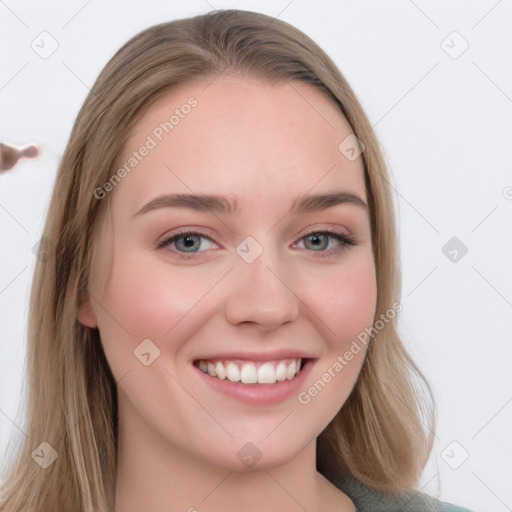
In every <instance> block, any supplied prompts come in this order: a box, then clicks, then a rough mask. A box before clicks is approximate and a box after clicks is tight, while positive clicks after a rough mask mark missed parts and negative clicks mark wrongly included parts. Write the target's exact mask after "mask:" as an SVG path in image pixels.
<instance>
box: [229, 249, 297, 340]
mask: <svg viewBox="0 0 512 512" xmlns="http://www.w3.org/2000/svg"><path fill="white" fill-rule="evenodd" d="M281 268H282V266H279V265H278V264H277V263H276V260H275V259H273V260H272V261H271V259H270V258H269V257H265V252H263V254H262V255H260V256H259V257H258V258H257V259H256V260H255V261H253V262H252V263H246V262H245V261H239V262H238V265H237V268H236V269H235V270H234V272H232V275H231V276H230V279H231V283H232V284H231V288H230V290H229V292H228V293H229V298H228V300H227V303H226V309H225V316H226V319H227V321H228V322H229V323H231V324H233V325H238V324H242V323H250V324H254V325H256V326H257V327H258V328H259V329H261V330H264V331H270V330H273V329H276V328H277V327H279V326H280V325H282V324H285V323H287V322H293V321H295V320H297V318H298V316H299V306H300V300H299V298H298V296H297V295H296V293H295V291H294V290H293V286H292V283H291V282H289V279H287V278H286V273H285V272H283V271H281V270H280V269H281Z"/></svg>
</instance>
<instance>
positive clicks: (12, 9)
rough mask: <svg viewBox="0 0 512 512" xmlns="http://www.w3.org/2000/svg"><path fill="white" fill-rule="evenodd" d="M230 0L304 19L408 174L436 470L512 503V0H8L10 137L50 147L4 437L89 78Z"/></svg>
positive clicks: (403, 320) (0, 416)
mask: <svg viewBox="0 0 512 512" xmlns="http://www.w3.org/2000/svg"><path fill="white" fill-rule="evenodd" d="M228 7H231V8H233V7H236V8H241V9H247V10H254V11H259V12H263V13H265V14H269V15H271V16H278V17H279V18H280V19H282V20H285V21H288V22H290V23H292V24H293V25H295V26H297V27H298V28H300V29H301V30H303V31H304V32H305V33H306V34H308V35H309V36H310V37H312V38H313V39H314V40H315V41H317V42H318V43H319V44H320V45H321V46H322V47H323V48H324V49H325V50H326V51H327V53H328V54H329V55H330V56H331V57H332V58H333V59H334V61H335V62H336V64H337V65H338V66H339V68H340V69H341V71H342V73H344V75H345V76H346V78H347V79H348V81H349V83H350V84H351V86H352V87H353V88H354V90H355V92H356V94H357V96H358V97H359V99H360V101H361V103H362V104H363V107H364V108H365V110H366V112H367V114H368V116H369V118H370V121H371V122H372V124H373V125H374V126H375V129H376V132H377V135H378V137H379V139H380V142H381V143H382V146H383V149H384V152H385V154H386V158H387V160H388V163H389V165H390V167H391V169H392V173H393V175H394V181H395V184H396V190H397V203H398V207H399V214H400V217H399V223H400V225H399V227H400V236H401V244H402V246H401V252H402V267H403V297H402V302H403V305H404V309H403V310H402V312H401V316H400V332H401V334H402V335H403V339H404V342H405V343H406V345H407V347H408V348H409V350H410V351H411V353H412V355H413V357H414V358H415V360H416V361H417V363H418V364H419V366H420V367H421V368H422V369H423V371H424V372H425V374H426V375H427V377H428V378H429V380H430V382H431V384H432V386H433V388H434V391H435V394H436V399H437V404H438V416H439V421H438V429H437V433H436V444H435V447H434V451H433V453H432V457H431V461H430V462H429V464H428V466H427V468H426V470H425V474H424V477H423V484H422V485H424V489H425V490H426V491H428V492H429V493H431V494H434V495H438V496H440V497H441V498H442V499H443V500H447V501H452V502H455V503H458V504H459V505H464V506H467V507H470V508H471V509H472V510H474V512H505V511H512V469H511V461H512V440H511V436H510V432H511V431H512V429H511V426H512V371H511V369H512V368H511V367H512V348H511V341H512V272H511V270H510V267H511V262H512V222H511V220H512V200H511V199H512V151H511V146H512V144H511V143H512V137H511V135H512V65H511V64H512V59H511V56H512V30H511V29H510V27H511V26H512V1H510V0H501V1H496V0H485V1H484V0H482V1H478V2H477V1H471V2H470V1H451V2H442V1H440V0H436V1H430V2H429V1H426V0H415V1H414V2H413V1H412V0H391V1H387V2H382V1H367V0H364V1H359V2H355V1H350V0H342V1H338V2H335V1H334V0H333V1H326V0H321V1H318V0H316V1H314V2H307V1H306V0H292V1H291V2H290V1H289V0H284V1H275V2H271V1H267V2H263V1H260V2H257V1H248V0H246V1H240V2H234V1H231V2H222V1H220V0H212V1H211V2H206V1H205V0H194V1H188V2H185V1H180V2H178V1H175V2H169V1H168V2H164V1H157V0H152V1H144V2H143V1H121V0H118V1H110V2H100V1H99V0H90V1H89V2H87V1H86V0H72V1H64V0H52V1H47V2H35V1H30V2H23V1H21V2H15V1H14V0H5V1H0V48H1V52H0V141H3V142H9V143H15V144H24V143H28V142H35V143H38V144H39V145H40V146H41V148H42V155H41V157H40V158H39V160H37V161H33V162H23V163H22V164H20V165H19V166H18V167H17V168H16V169H14V170H13V171H10V172H8V173H5V174H3V175H0V239H1V250H0V258H1V260H0V261H1V264H0V318H1V330H0V348H1V356H0V450H1V452H3V450H4V449H5V447H6V445H7V440H8V435H9V432H10V430H11V428H14V427H13V424H14V423H15V422H16V414H17V408H18V404H19V402H20V390H21V383H22V374H23V362H24V344H25V335H26V322H27V303H28V297H29V287H30V283H31V277H32V272H33V267H34V263H35V256H34V254H33V252H32V247H33V246H34V245H35V244H36V243H37V242H38V240H39V238H40V235H41V230H42V226H43V220H44V215H45V212H46V208H47V204H48V200H49V197H50V194H51V190H52V185H53V180H54V178H55V174H56V169H57V165H58V161H59V158H60V155H61V154H62V152H63V150H64V147H65V145H66V142H67V138H68V136H69V132H70V130H71V126H72V123H73V121H74V118H75V116H76V114H77V112H78V109H79V108H80V106H81V103H82V102H83V100H84V98H85V95H86V94H87V92H88V89H89V87H90V86H91V85H92V84H93V82H94V80H95V79H96V77H97V75H98V73H99V71H100V70H101V69H102V67H103V66H104V65H105V64H106V62H107V61H108V59H109V58H110V57H111V56H112V55H113V53H114V52H115V51H116V50H117V49H118V48H119V47H120V46H121V45H122V44H123V43H124V42H125V41H127V40H128V39H129V38H130V37H132V36H133V35H135V34H136V33H137V32H139V31H140V30H142V29H143V28H146V27H148V26H150V25H153V24H155V23H159V22H163V21H166V20H171V19H175V18H179V17H188V16H191V15H194V14H202V13H205V12H207V11H209V10H211V9H212V8H217V9H219V8H228ZM43 31H46V32H48V34H50V35H51V36H48V35H42V36H41V35H40V34H41V32H43ZM454 31H455V32H457V33H458V34H452V33H453V32H454ZM41 38H46V39H45V40H44V42H45V48H47V49H48V48H51V44H52V38H53V39H54V40H55V41H56V42H57V43H58V48H57V49H56V51H55V52H54V53H53V54H52V55H51V56H49V57H48V58H47V59H43V58H41V57H40V56H39V55H38V54H37V53H36V52H35V51H34V50H33V48H32V47H31V45H32V46H36V44H38V45H39V46H40V47H41V46H42V43H41ZM443 41H444V42H443ZM466 44H468V45H469V46H468V48H467V50H466V51H464V53H462V54H461V55H460V56H459V55H458V54H459V53H460V52H461V51H462V50H463V49H464V47H465V45H466ZM450 53H451V55H450ZM453 57H457V58H453ZM452 237H457V238H458V239H460V241H461V242H463V243H464V244H465V246H467V248H468V252H467V254H465V255H464V256H463V257H461V258H459V259H458V260H457V261H456V262H453V261H450V259H449V258H448V257H447V256H445V254H443V252H442V247H443V246H444V245H445V244H446V243H447V242H448V240H450V239H451V238H452ZM459 254H460V252H459ZM454 441H455V442H456V443H455V444H451V443H453V442H454ZM447 447H448V448H447ZM466 452H467V454H468V455H469V457H468V459H467V460H466V461H465V462H464V463H463V464H462V465H460V467H458V469H453V467H451V466H457V465H459V464H460V463H461V461H462V460H463V459H464V457H465V456H466Z"/></svg>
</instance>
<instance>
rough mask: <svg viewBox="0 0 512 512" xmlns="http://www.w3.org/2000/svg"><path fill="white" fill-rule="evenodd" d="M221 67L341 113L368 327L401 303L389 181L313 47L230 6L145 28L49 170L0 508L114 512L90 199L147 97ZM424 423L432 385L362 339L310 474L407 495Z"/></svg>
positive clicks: (393, 347) (113, 398)
mask: <svg viewBox="0 0 512 512" xmlns="http://www.w3.org/2000/svg"><path fill="white" fill-rule="evenodd" d="M226 70H228V71H235V72H237V73H243V74H245V75H248V76H251V77H255V78H258V79H260V80H262V81H265V82H268V83H275V82H279V81H283V80H286V81H293V80H300V81H303V82H306V83H309V84H311V85H312V86H314V87H317V88H319V89H320V90H322V91H323V92H324V93H325V94H326V95H327V96H328V97H329V98H331V99H332V100H333V101H334V102H335V103H336V104H337V105H338V106H339V109H340V111H341V112H342V114H343V115H344V116H345V118H346V119H347V121H348V122H349V124H350V125H351V127H352V129H353V131H354V134H355V135H356V136H357V138H358V139H359V140H361V141H362V142H363V144H364V146H365V151H364V152H363V154H362V158H363V163H364V168H365V182H366V189H367V197H368V202H369V210H370V215H371V231H372V242H373V252H374V260H375V266H376V276H377V290H378V291H377V309H376V316H375V318H376V319H378V318H381V315H382V314H384V313H386V311H388V310H389V309H390V307H391V306H392V304H394V303H396V302H397V301H398V298H399V294H400V287H401V283H400V273H399V254H398V250H397V237H396V232H395V229H396V228H395V220H394V205H393V197H392V195H391V186H390V183H389V176H388V172H387V170H386V166H385V163H384V159H383V156H382V154H381V151H380V149H379V145H378V142H377V140H376V137H375V135H374V132H373V130H372V127H371V124H370V123H369V121H368V119H367V117H366V115H365V114H364V112H363V109H362V108H361V106H360V104H359V102H358V100H357V99H356V97H355V95H354V93H353V92H352V90H351V88H350V87H349V85H348V83H347V82H346V80H345V79H344V78H343V76H342V75H341V73H340V72H339V70H338V69H337V68H336V66H335V65H334V63H333V62H332V60H331V59H330V58H329V57H328V56H327V55H326V54H325V53H324V52H323V51H322V50H321V49H320V47H319V46H318V45H316V44H315V43H314V42H313V41H312V40H311V39H310V38H308V37H307V36H306V35H305V34H303V33H302V32H301V31H299V30H297V29H295V28H294V27H292V26H290V25H289V24H287V23H285V22H282V21H279V20H277V19H272V18H270V17H267V16H265V15H262V14H257V13H252V12H246V11H237V10H226V11H216V12H212V13H209V14H205V15H201V16H196V17H194V18H188V19H183V20H177V21H172V22H168V23H163V24H160V25H157V26H154V27H151V28H149V29H146V30H144V31H143V32H141V33H140V34H138V35H137V36H135V37H134V38H133V39H131V40H130V41H129V42H127V43H126V44H125V45H124V46H123V47H122V48H121V49H120V50H119V51H118V52H117V53H116V54H115V55H114V57H113V58H112V59H111V60H110V61H109V62H108V64H107V65H106V66H105V68H104V69H103V71H102V72H101V73H100V75H99V77H98V79H97V80H96V82H95V84H94V86H93V88H92V89H91V91H90V93H89V95H88V96H87V98H86V100H85V102H84V104H83V106H82V108H81V110H80V112H79V114H78V117H77V119H76V122H75V124H74V127H73V130H72V133H71V136H70V140H69V143H68V145H67V148H66V150H65V153H64V155H63V157H62V161H61V164H60V167H59V169H58V173H57V177H56V181H55V186H54V191H53V195H52V198H51V202H50V206H49V210H48V215H47V219H46V223H45V226H44V231H43V237H42V242H43V243H42V244H41V245H42V246H44V251H41V253H40V257H39V259H38V261H37V264H36V268H35V274H34V280H33V284H32V290H31V297H30V313H29V325H28V340H27V341H28V355H27V361H26V374H27V377H28V379H27V411H26V415H25V416H24V418H25V421H24V423H23V428H24V430H25V433H26V438H23V439H21V443H18V444H17V445H16V448H15V449H13V450H12V453H11V457H10V460H9V461H8V463H7V464H6V470H5V471H6V477H5V483H4V485H3V487H2V493H1V502H0V509H1V510H3V511H6V512H7V511H8V512H18V511H19V512H21V511H23V512H36V511H49V510H54V511H59V512H65V511H69V512H77V511H79V512H82V511H84V512H85V511H88V512H89V511H95V512H110V511H112V510H113V509H114V499H115V477H116V455H117V447H116V443H117V395H116V382H115V380H114V378H113V376H112V373H111V372H110V369H109V366H108V363H107V361H106V359H105V355H104V353H103V349H102V346H101V341H100V338H99V334H98V330H97V329H90V328H87V327H84V326H83V325H81V324H80V323H79V322H78V320H77V308H78V305H79V304H80V299H81V297H82V296H83V293H84V291H85V290H86V289H87V284H88V279H89V270H90V265H91V261H92V254H93V251H94V250H95V247H97V245H98V239H99V233H100V232H101V227H102V222H103V221H104V219H105V217H106V208H107V205H108V201H100V200H98V199H97V198H96V197H95V195H94V194H93V191H94V190H95V189H97V187H101V186H102V185H103V184H104V183H105V182H106V181H108V180H109V178H110V177H111V176H112V175H113V173H114V171H115V169H116V164H117V163H118V158H119V155H120V152H121V150H122V149H123V146H124V144H125V142H126V140H127V139H128V137H129V135H130V133H131V130H132V128H133V127H134V125H135V123H137V121H138V120H139V119H140V118H141V116H142V115H143V113H144V112H145V111H146V110H147V109H148V108H149V107H150V106H151V105H152V104H153V103H154V102H155V101H156V100H157V99H159V98H161V97H162V96H164V95H167V94H169V93H170V92H172V91H173V90H176V89H177V88H178V87H181V86H182V85H184V84H186V83H187V82H189V81H191V80H193V79H197V78H199V77H201V78H204V77H212V78H213V77H215V76H216V75H218V74H220V73H222V72H223V71H226ZM433 422H434V408H433V403H432V400H431V392H430V388H429V386H428V384H427V383H426V381H425V380H424V378H423V376H422V374H421V373H420V371H419V370H418V368H417V367H416V366H415V365H414V363H413V362H412V360H411V359H410V357H409V356H408V354H407V352H406V351H405V349H404V347H403V345H402V343H401V341H400V339H399V336H398V334H397V331H396V318H393V319H391V320H389V321H387V322H386V323H385V325H384V327H383V328H382V329H381V330H379V331H378V333H376V334H375V335H374V336H373V339H372V340H371V342H370V344H369V348H368V353H367V357H366V360H365V363H364V365H363V368H362V370H361V374H360V376H359V378H358V381H357V383H356V385H355V388H354V390H353V392H352V394H351V395H350V397H349V398H348V400H347V401H346V403H345V404H344V406H343V407H342V409H341V410H340V412H339V413H338V414H337V416H336V417H335V418H334V419H333V421H332V422H331V423H330V424H329V426H328V427H327V428H326V429H325V431H324V432H322V434H321V435H320V437H319V440H318V441H319V444H320V443H321V444H322V446H323V447H324V448H325V447H327V449H323V450H322V451H321V453H320V452H319V458H318V462H317V467H318V469H319V471H321V472H322V473H324V474H325V476H326V477H327V478H329V479H331V480H335V479H336V478H337V477H340V476H342V475H347V474H350V475H352V476H354V477H356V478H357V479H359V480H361V481H362V482H363V483H365V484H367V485H369V486H371V487H374V488H376V489H379V490H383V491H390V492H399V491H403V490H405V489H410V488H413V487H414V486H415V485H416V484H417V481H418V479H419V476H420V474H421V471H422V469H423V467H424V465H425V463H426V461H427V458H428V456H429V453H430V450H431V447H432V435H433V430H432V427H433ZM43 442H46V443H48V444H49V445H50V446H51V447H52V448H53V449H54V450H55V451H56V452H57V454H58V459H57V461H56V462H55V463H53V464H52V465H50V466H49V467H48V468H46V469H43V468H42V467H40V465H38V464H36V463H35V462H34V460H33V458H32V454H33V452H34V450H35V449H36V448H37V447H40V445H41V443H43ZM43 446H46V445H43ZM39 449H42V448H39Z"/></svg>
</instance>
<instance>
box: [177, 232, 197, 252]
mask: <svg viewBox="0 0 512 512" xmlns="http://www.w3.org/2000/svg"><path fill="white" fill-rule="evenodd" d="M197 238H198V237H197V236H195V235H192V236H190V235H188V236H183V237H181V241H182V243H181V245H182V248H184V249H193V248H194V245H195V244H196V243H197Z"/></svg>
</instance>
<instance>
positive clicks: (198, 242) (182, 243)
mask: <svg viewBox="0 0 512 512" xmlns="http://www.w3.org/2000/svg"><path fill="white" fill-rule="evenodd" d="M203 240H207V241H208V242H209V244H206V245H208V247H206V248H205V247H204V245H205V244H204V243H202V241H203ZM169 245H174V247H175V248H176V250H177V251H178V253H180V252H181V253H184V254H178V257H180V258H185V259H190V258H191V257H193V256H186V254H187V253H196V252H202V251H200V250H199V249H203V250H204V249H211V246H212V245H213V240H212V239H211V238H208V237H207V236H206V235H204V234H203V233H199V232H197V231H184V232H182V233H176V234H174V235H172V236H170V237H169V238H166V239H164V240H162V241H161V242H160V243H159V244H158V248H159V249H160V248H162V247H167V246H169Z"/></svg>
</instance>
